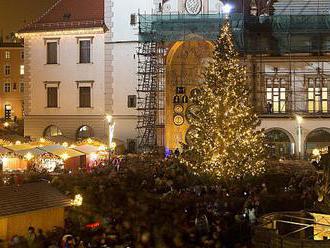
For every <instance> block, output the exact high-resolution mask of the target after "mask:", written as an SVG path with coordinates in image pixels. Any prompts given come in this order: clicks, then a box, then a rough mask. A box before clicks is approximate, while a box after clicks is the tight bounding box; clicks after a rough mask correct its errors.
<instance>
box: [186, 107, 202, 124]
mask: <svg viewBox="0 0 330 248" xmlns="http://www.w3.org/2000/svg"><path fill="white" fill-rule="evenodd" d="M198 111H199V109H198V106H197V105H190V106H189V107H188V108H187V110H186V118H187V121H188V123H189V124H192V120H194V119H196V117H197V115H198Z"/></svg>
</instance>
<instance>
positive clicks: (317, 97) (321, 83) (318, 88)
mask: <svg viewBox="0 0 330 248" xmlns="http://www.w3.org/2000/svg"><path fill="white" fill-rule="evenodd" d="M307 83H308V93H307V94H308V96H307V98H308V112H309V113H327V112H328V87H327V79H325V78H323V77H320V76H316V77H309V78H307Z"/></svg>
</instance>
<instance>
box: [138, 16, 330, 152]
mask: <svg viewBox="0 0 330 248" xmlns="http://www.w3.org/2000/svg"><path fill="white" fill-rule="evenodd" d="M283 13H284V12H283ZM287 13H289V12H288V11H287V12H285V14H278V13H277V14H274V15H272V16H252V15H247V14H245V13H233V14H231V15H230V16H229V17H226V16H224V15H222V14H199V15H188V14H153V15H139V42H140V46H139V49H138V51H139V52H138V53H139V70H138V74H139V89H138V92H139V112H140V115H139V125H138V129H139V131H140V134H141V136H140V148H142V150H154V149H155V148H156V147H158V146H162V144H163V143H162V142H163V141H162V140H161V139H162V138H160V137H163V136H162V135H160V133H162V132H164V130H163V129H164V123H163V121H162V118H164V85H165V79H164V71H165V63H164V58H165V56H166V53H165V48H166V47H170V46H171V44H173V43H174V42H177V41H214V40H216V38H217V37H218V35H219V30H220V26H221V25H222V23H223V22H224V21H225V20H226V19H228V20H229V22H230V24H231V28H232V32H233V36H234V42H235V46H236V48H237V50H238V51H239V52H240V54H241V56H242V59H243V60H245V61H248V62H249V63H250V64H251V65H252V66H250V67H249V69H248V77H249V78H250V79H251V84H252V85H251V88H252V95H253V96H252V98H253V102H254V103H255V106H256V110H257V112H258V113H259V115H262V116H263V117H274V115H275V116H277V117H288V116H292V114H293V113H303V114H306V115H309V116H313V117H320V116H323V117H324V115H326V114H327V115H328V117H330V105H329V106H328V102H329V101H328V100H330V94H329V93H330V87H328V83H329V82H330V59H329V54H330V15H329V14H324V12H320V13H314V12H308V13H306V14H305V13H300V12H299V14H295V15H288V14H287ZM296 55H306V56H307V57H308V56H309V57H310V58H312V59H310V60H309V59H307V60H306V61H304V60H303V59H302V57H299V56H298V57H296ZM279 58H281V59H282V61H285V62H287V68H286V69H283V68H280V69H281V71H280V72H278V71H277V68H276V66H274V68H273V71H271V72H270V71H267V72H266V71H265V68H264V67H265V63H268V64H269V65H275V64H276V63H278V61H279ZM267 59H268V61H267V62H265V60H267ZM272 59H273V60H274V61H271V60H272ZM314 62H315V63H314ZM280 63H281V62H280ZM294 63H301V64H304V65H306V66H305V67H304V68H305V69H302V70H298V69H296V68H295V67H294ZM309 64H313V65H311V66H309ZM267 78H270V80H273V81H274V80H276V78H279V80H280V81H279V83H276V82H275V83H274V82H272V86H271V87H269V88H272V89H274V88H275V89H276V90H278V91H279V92H278V94H281V91H285V98H284V99H280V100H274V99H275V97H276V96H274V97H273V96H272V99H271V101H272V105H273V106H272V109H269V107H267V104H268V102H269V101H270V99H267V93H269V92H268V90H269V89H268V88H267V87H268V86H267V82H266V81H267ZM309 78H310V79H311V80H312V78H313V80H315V83H314V86H313V88H314V91H315V92H313V94H314V97H315V99H316V98H317V99H319V96H318V95H317V94H319V93H320V92H316V91H317V90H318V89H319V88H322V87H323V86H317V84H318V82H319V81H317V80H320V81H321V85H323V83H324V84H325V85H327V86H326V87H327V88H328V89H327V91H326V95H327V97H326V99H325V100H326V101H327V107H326V108H325V107H324V108H322V107H320V106H319V105H320V104H321V105H322V97H323V96H324V94H323V95H322V93H320V94H321V98H320V99H321V100H320V101H319V100H313V101H314V102H313V101H312V100H311V99H308V94H310V92H309V91H310V88H308V87H306V84H308V82H309V81H308V80H309ZM283 79H284V81H285V82H284V81H281V80H283ZM284 88H285V90H283V89H284ZM279 98H281V96H279ZM282 100H283V101H284V103H283V104H282V103H281V101H282ZM323 100H324V99H323ZM276 101H277V102H276ZM318 101H319V102H318ZM274 104H278V107H277V109H275V107H274ZM312 104H314V105H315V106H313V107H311V105H312ZM316 105H317V106H316ZM162 116H163V117H162Z"/></svg>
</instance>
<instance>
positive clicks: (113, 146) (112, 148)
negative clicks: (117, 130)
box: [110, 142, 117, 150]
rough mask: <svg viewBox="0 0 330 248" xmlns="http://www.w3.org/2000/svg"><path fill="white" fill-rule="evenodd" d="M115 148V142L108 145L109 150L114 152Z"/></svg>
mask: <svg viewBox="0 0 330 248" xmlns="http://www.w3.org/2000/svg"><path fill="white" fill-rule="evenodd" d="M116 147H117V144H116V142H111V145H110V150H115V149H116Z"/></svg>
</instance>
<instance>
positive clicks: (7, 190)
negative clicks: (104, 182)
mask: <svg viewBox="0 0 330 248" xmlns="http://www.w3.org/2000/svg"><path fill="white" fill-rule="evenodd" d="M70 205H71V200H70V199H69V198H67V197H66V196H64V195H63V194H61V193H60V192H58V191H57V190H56V189H55V188H53V187H52V186H51V185H50V184H48V183H30V184H23V185H21V186H4V187H0V239H1V240H3V241H5V242H8V241H9V240H10V239H11V238H12V237H13V236H14V235H19V236H26V234H27V230H28V228H29V227H30V226H32V227H34V228H35V229H42V230H43V231H45V232H46V231H50V230H52V229H53V228H54V226H58V227H63V225H64V208H65V207H68V206H70ZM45 220H47V221H45Z"/></svg>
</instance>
